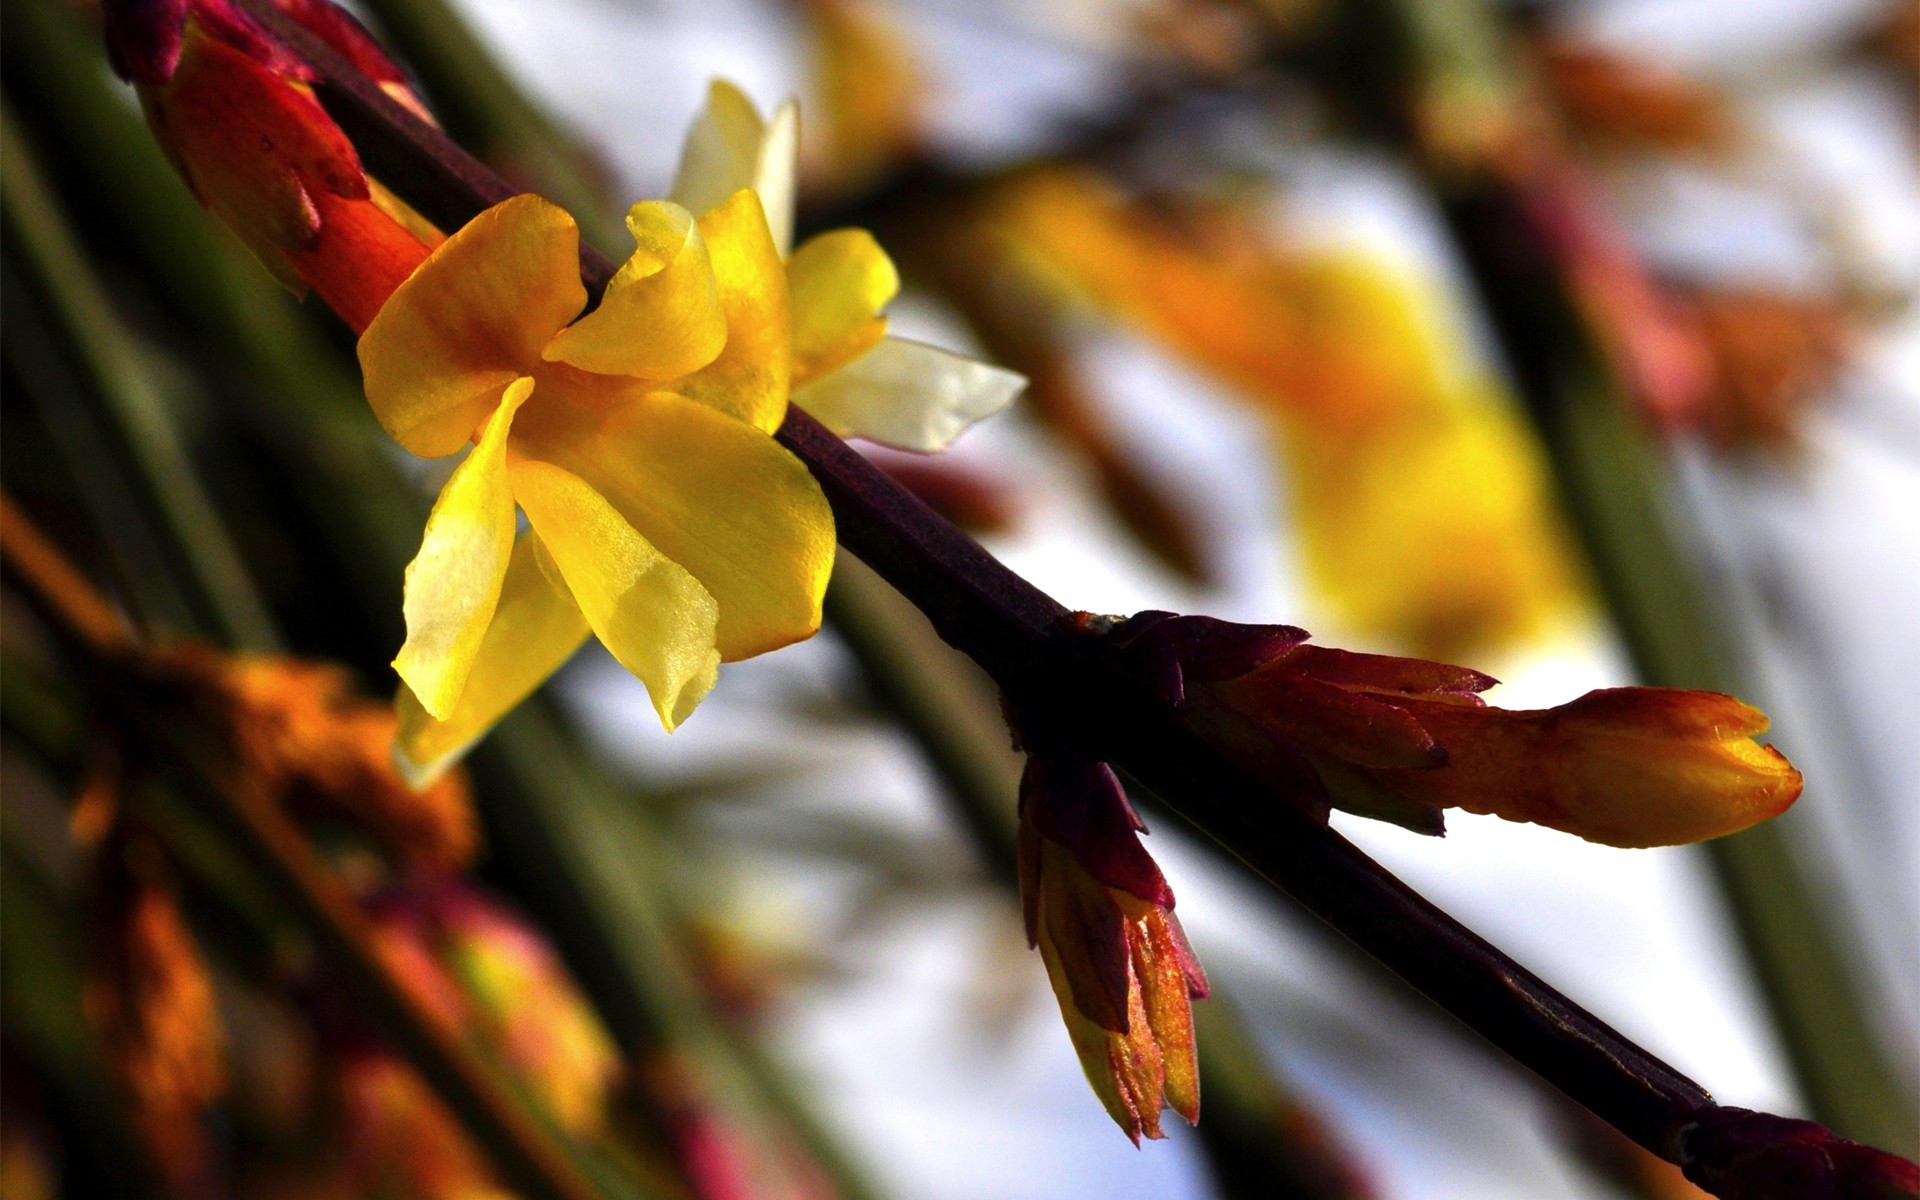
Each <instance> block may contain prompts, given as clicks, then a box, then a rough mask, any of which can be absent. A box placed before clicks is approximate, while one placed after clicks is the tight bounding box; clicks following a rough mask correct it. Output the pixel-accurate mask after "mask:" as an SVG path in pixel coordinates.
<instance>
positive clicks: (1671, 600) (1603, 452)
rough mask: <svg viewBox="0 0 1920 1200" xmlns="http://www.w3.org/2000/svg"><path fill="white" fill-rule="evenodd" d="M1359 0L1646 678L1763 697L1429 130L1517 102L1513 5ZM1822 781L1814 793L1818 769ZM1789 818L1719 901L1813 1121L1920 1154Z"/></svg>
mask: <svg viewBox="0 0 1920 1200" xmlns="http://www.w3.org/2000/svg"><path fill="white" fill-rule="evenodd" d="M1348 10H1349V12H1348V16H1349V21H1350V24H1351V27H1352V30H1353V32H1352V34H1351V36H1352V39H1353V40H1354V41H1355V42H1356V43H1365V44H1366V45H1367V46H1370V47H1372V48H1373V53H1374V55H1375V56H1376V57H1377V58H1382V59H1386V60H1388V61H1396V60H1397V65H1398V69H1397V70H1395V71H1391V72H1389V74H1390V75H1391V76H1392V77H1393V78H1394V79H1395V80H1396V82H1397V90H1396V91H1394V92H1389V93H1385V94H1383V95H1381V96H1376V97H1374V98H1372V100H1371V103H1372V104H1375V105H1379V104H1382V103H1383V102H1384V104H1385V105H1386V106H1388V107H1390V108H1392V109H1393V111H1391V112H1389V113H1386V114H1385V115H1384V119H1383V120H1381V121H1380V124H1381V125H1382V126H1383V127H1385V128H1386V129H1388V130H1391V131H1394V132H1397V133H1399V134H1400V135H1401V136H1403V137H1406V138H1408V139H1409V140H1410V141H1412V142H1414V143H1416V144H1415V145H1414V146H1413V150H1414V154H1415V157H1416V159H1417V160H1418V161H1419V163H1420V165H1421V166H1422V167H1423V169H1424V170H1425V172H1426V174H1427V177H1428V180H1429V182H1430V183H1431V184H1432V186H1433V187H1434V189H1435V191H1436V192H1437V193H1438V194H1439V196H1440V197H1441V200H1442V204H1443V206H1444V207H1445V209H1446V213H1447V217H1448V221H1449V225H1450V226H1451V228H1452V231H1453V233H1454V236H1455V239H1456V242H1457V244H1458V245H1459V248H1460V251H1461V253H1462V255H1463V257H1464V258H1465V259H1466V261H1467V263H1468V265H1469V267H1470V269H1471V270H1472V272H1473V274H1474V277H1475V281H1476V283H1477V285H1478V288H1479V291H1480V293H1481V297H1482V299H1483V301H1484V303H1485V306H1486V308H1487V311H1488V312H1489V314H1490V315H1491V316H1492V318H1493V325H1494V328H1495V331H1496V333H1497V334H1498V335H1499V337H1500V340H1501V344H1502V349H1503V351H1504V352H1505V355H1506V357H1507V360H1508V362H1509V365H1510V366H1511V367H1512V368H1513V370H1514V373H1515V377H1516V380H1517V383H1518V385H1519V389H1520V392H1521V395H1522V398H1523V400H1524V401H1525V402H1526V405H1527V407H1528V409H1529V410H1530V412H1531V415H1532V416H1533V418H1534V421H1535V424H1536V426H1537V428H1538V429H1539V431H1540V433H1541V435H1542V438H1543V440H1544V442H1545V444H1546V448H1547V452H1548V455H1549V458H1550V459H1551V461H1552V463H1553V466H1554V470H1555V474H1556V477H1557V480H1558V483H1559V490H1560V495H1561V498H1562V500H1563V502H1564V504H1565V506H1566V509H1567V512H1568V514H1569V516H1570V518H1571V521H1572V524H1573V527H1574V529H1575V531H1576V533H1577V534H1578V536H1579V538H1580V539H1581V541H1582V543H1583V545H1584V547H1585V549H1586V552H1587V557H1588V560H1589V562H1590V564H1591V566H1592V570H1593V575H1594V579H1595V581H1596V583H1597V585H1598V587H1599V589H1600V592H1601V594H1602V596H1603V597H1604V599H1605V601H1606V603H1607V606H1608V609H1609V610H1610V612H1611V613H1612V615H1613V618H1614V622H1615V624H1616V626H1617V627H1618V629H1619V631H1620V634H1621V637H1622V639H1623V641H1624V642H1625V643H1626V646H1627V649H1628V652H1629V654H1630V655H1631V656H1632V659H1633V662H1634V667H1635V670H1636V672H1637V673H1638V674H1639V676H1640V677H1641V679H1642V680H1643V681H1644V682H1646V683H1649V684H1655V685H1662V686H1668V687H1694V688H1710V689H1714V690H1718V691H1725V692H1731V693H1734V694H1736V695H1744V696H1746V697H1747V698H1749V699H1763V698H1762V697H1759V696H1758V695H1757V693H1756V681H1755V680H1754V679H1753V678H1752V674H1751V672H1750V671H1749V670H1748V669H1747V668H1746V667H1745V666H1744V665H1743V663H1742V658H1741V651H1740V648H1739V647H1738V646H1736V645H1735V644H1733V642H1732V640H1731V639H1730V637H1729V635H1728V634H1727V632H1726V630H1725V626H1724V625H1723V623H1721V622H1719V621H1717V620H1715V617H1714V611H1713V605H1712V598H1711V597H1710V596H1709V595H1708V594H1707V592H1706V590H1705V588H1704V581H1703V580H1702V579H1700V578H1699V577H1698V575H1697V574H1696V572H1694V571H1693V570H1692V569H1691V568H1690V567H1689V565H1688V562H1687V555H1686V554H1685V552H1684V551H1683V550H1682V544H1683V538H1682V537H1681V535H1680V532H1679V530H1680V527H1681V526H1680V522H1681V521H1682V520H1683V519H1684V518H1682V517H1681V516H1680V515H1679V514H1677V513H1676V512H1674V511H1673V509H1672V508H1671V507H1670V505H1669V504H1668V502H1667V499H1666V496H1667V493H1668V492H1669V490H1670V489H1669V487H1668V482H1669V481H1668V480H1667V478H1666V472H1665V471H1664V470H1663V468H1662V465H1661V458H1662V456H1661V454H1660V452H1659V448H1658V447H1657V446H1655V445H1654V444H1653V442H1652V440H1651V438H1650V437H1649V436H1648V434H1647V433H1646V432H1645V430H1644V429H1643V428H1642V427H1640V426H1639V425H1638V424H1637V423H1636V421H1635V419H1634V417H1633V416H1632V415H1631V414H1630V412H1629V411H1628V408H1629V404H1628V400H1627V393H1626V390H1625V388H1624V386H1623V385H1622V384H1621V382H1620V381H1619V380H1618V379H1617V378H1615V377H1614V376H1613V374H1612V372H1611V371H1610V370H1609V368H1608V366H1607V363H1606V360H1605V358H1604V356H1603V355H1602V354H1601V353H1600V352H1599V350H1598V347H1597V345H1596V343H1595V341H1594V334H1593V331H1592V329H1591V327H1590V326H1589V325H1588V323H1587V322H1586V321H1585V320H1584V319H1583V318H1582V316H1581V315H1580V313H1579V311H1578V309H1577V306H1576V305H1575V303H1574V301H1573V299H1572V297H1571V295H1570V292H1569V290H1568V289H1569V285H1568V283H1567V281H1566V279H1565V278H1564V277H1563V276H1558V275H1556V274H1555V273H1554V272H1553V271H1552V270H1551V269H1550V268H1548V269H1544V270H1543V269H1542V268H1543V267H1544V266H1545V264H1541V263H1535V262H1528V261H1523V260H1524V255H1518V254H1516V253H1515V244H1514V242H1513V241H1512V240H1511V239H1512V235H1513V232H1514V222H1515V221H1516V220H1517V219H1518V217H1519V214H1518V210H1517V209H1516V208H1515V206H1514V205H1513V204H1512V203H1511V200H1512V196H1511V195H1510V193H1509V192H1508V190H1507V189H1508V188H1510V187H1511V184H1509V183H1507V182H1503V181H1501V180H1498V179H1494V178H1491V177H1490V176H1488V175H1487V174H1486V173H1484V171H1481V170H1476V169H1474V168H1473V167H1471V166H1468V167H1466V168H1465V169H1463V165H1462V163H1461V162H1460V160H1458V159H1457V158H1452V157H1450V155H1451V153H1452V152H1454V151H1464V152H1465V153H1466V154H1468V155H1469V156H1471V155H1472V153H1473V151H1474V149H1475V147H1472V146H1466V145H1461V144H1458V143H1449V142H1447V141H1446V139H1445V137H1444V135H1442V136H1441V137H1440V140H1439V142H1438V143H1436V141H1435V140H1434V139H1435V133H1436V130H1435V122H1436V121H1444V119H1445V116H1444V114H1445V109H1446V106H1447V105H1448V104H1449V103H1450V102H1453V101H1457V100H1458V99H1459V98H1460V97H1463V96H1467V97H1471V98H1472V102H1473V105H1474V109H1475V111H1477V112H1481V113H1489V114H1499V115H1503V116H1505V117H1508V118H1511V116H1512V114H1513V113H1514V112H1515V111H1516V109H1517V105H1518V104H1519V103H1520V101H1519V99H1518V97H1517V95H1516V93H1515V91H1514V80H1516V79H1517V78H1518V77H1519V75H1520V72H1519V70H1518V69H1517V68H1516V67H1515V65H1514V64H1513V63H1512V62H1511V61H1510V56H1511V45H1510V36H1509V31H1508V30H1507V28H1506V27H1505V26H1504V25H1503V23H1502V21H1501V18H1500V16H1499V15H1498V14H1497V13H1496V12H1495V11H1494V9H1493V8H1492V6H1491V5H1489V4H1487V3H1486V0H1445V3H1443V4H1435V5H1428V4H1423V3H1420V2H1419V0H1350V2H1349V4H1348ZM1363 103H1365V102H1363ZM1375 111H1376V115H1380V114H1379V110H1378V109H1377V108H1376V110H1375ZM1514 127H1515V128H1517V127H1518V125H1517V122H1516V124H1515V125H1514ZM1809 791H1810V793H1811V794H1810V796H1809V800H1811V801H1812V802H1814V803H1818V802H1819V781H1817V780H1815V781H1814V782H1813V785H1812V787H1811V788H1810V789H1809ZM1791 829H1792V825H1791V816H1789V818H1787V819H1786V823H1783V822H1782V821H1774V822H1770V823H1767V824H1764V825H1760V826H1757V827H1755V828H1753V829H1749V830H1747V831H1746V832H1744V833H1740V834H1736V835H1734V836H1732V837H1728V838H1722V839H1720V840H1718V841H1714V842H1710V843H1708V844H1707V846H1706V847H1705V849H1706V852H1707V855H1708V859H1709V861H1710V862H1711V864H1712V867H1713V872H1714V875H1715V878H1716V879H1717V881H1718V883H1719V887H1720V892H1721V895H1722V896H1723V898H1724V900H1725V902H1726V904H1727V908H1728V910H1729V912H1730V913H1731V915H1732V916H1733V919H1734V924H1735V926H1736V928H1737V929H1738V931H1739V934H1740V938H1741V941H1742V943H1743V945H1744V947H1745V949H1746V953H1747V958H1748V961H1749V963H1750V964H1751V966H1752V968H1753V971H1754V975H1755V978H1756V979H1757V981H1758V982H1759V984H1760V987H1761V990H1762V993H1763V994H1764V996H1765V997H1766V1000H1767V1004H1768V1007H1769V1010H1770V1012H1771V1015H1772V1018H1773V1023H1774V1025H1775V1027H1776V1028H1777V1029H1778V1031H1779V1033H1780V1035H1781V1037H1782V1040H1783V1041H1784V1043H1785V1045H1786V1048H1787V1051H1788V1056H1789V1058H1790V1060H1791V1063H1792V1066H1793V1069H1794V1073H1795V1076H1796V1078H1797V1079H1798V1082H1799V1084H1800V1087H1801V1090H1802V1092H1803V1093H1804V1095H1805V1096H1806V1099H1807V1101H1808V1103H1809V1105H1810V1106H1811V1108H1812V1112H1813V1115H1814V1117H1815V1118H1816V1119H1818V1120H1820V1121H1821V1122H1822V1123H1824V1124H1826V1125H1828V1126H1830V1127H1832V1128H1833V1129H1834V1130H1835V1131H1836V1132H1838V1133H1840V1134H1841V1135H1842V1136H1845V1137H1849V1138H1854V1139H1857V1140H1860V1141H1865V1142H1869V1143H1872V1144H1874V1145H1878V1146H1882V1147H1886V1148H1888V1149H1891V1150H1894V1151H1896V1152H1899V1153H1903V1154H1909V1155H1910V1154H1912V1153H1914V1150H1915V1147H1916V1144H1917V1143H1920V1116H1917V1115H1916V1113H1915V1109H1914V1103H1913V1099H1912V1097H1911V1096H1910V1095H1909V1094H1908V1092H1907V1089H1906V1087H1905V1086H1904V1085H1903V1083H1902V1082H1901V1080H1900V1079H1899V1078H1898V1076H1897V1075H1896V1074H1895V1072H1894V1069H1893V1067H1892V1066H1891V1063H1892V1058H1891V1057H1890V1056H1889V1055H1888V1054H1887V1053H1886V1050H1885V1048H1884V1047H1882V1046H1880V1045H1879V1044H1878V1043H1877V1039H1876V1037H1875V1035H1874V1033H1873V1032H1872V1024H1871V1022H1870V1020H1869V1017H1868V1003H1867V1001H1866V999H1865V990H1864V989H1863V987H1862V986H1861V984H1860V982H1859V980H1858V978H1857V974H1856V971H1855V965H1854V963H1853V962H1852V961H1851V959H1850V957H1849V955H1848V953H1847V946H1848V945H1849V940H1848V935H1847V932H1846V930H1845V928H1844V921H1843V920H1842V917H1841V914H1840V913H1838V912H1837V911H1836V910H1835V909H1834V907H1833V906H1832V905H1830V904H1828V903H1827V902H1826V901H1825V899H1824V898H1823V897H1822V896H1821V895H1820V893H1819V891H1818V890H1817V889H1816V888H1815V887H1814V886H1813V885H1812V883H1811V881H1810V879H1809V878H1808V874H1807V870H1806V867H1805V866H1804V864H1803V863H1802V862H1801V861H1800V859H1799V857H1798V855H1797V854H1796V852H1795V850H1794V847H1793V845H1792V844H1791V835H1790V830H1791Z"/></svg>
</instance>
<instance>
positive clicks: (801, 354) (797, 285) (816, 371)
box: [787, 229, 900, 389]
mask: <svg viewBox="0 0 1920 1200" xmlns="http://www.w3.org/2000/svg"><path fill="white" fill-rule="evenodd" d="M899 291H900V272H898V271H897V270H895V269H894V266H893V260H892V259H890V258H888V257H887V252H886V251H885V250H882V249H881V248H880V243H879V242H876V241H874V240H873V235H872V234H870V233H868V232H867V231H866V230H864V229H835V230H832V231H831V232H828V233H823V234H820V235H819V236H817V237H811V238H808V239H807V240H806V242H805V243H804V244H803V245H802V246H801V247H800V248H799V249H798V250H796V251H794V252H793V257H792V258H791V259H789V260H788V261H787V293H788V303H789V304H790V305H791V306H792V308H793V386H794V387H795V388H796V389H797V388H800V387H804V386H805V385H806V384H807V383H809V382H811V381H812V380H814V379H816V378H818V377H819V376H821V375H824V374H826V373H827V372H828V371H831V370H833V369H834V368H835V367H838V366H841V365H843V364H845V363H847V362H849V361H851V360H852V359H855V358H858V357H859V356H860V355H861V354H864V353H865V352H866V351H868V350H870V349H872V348H873V345H874V343H876V342H878V341H879V340H880V338H881V337H882V335H884V334H885V333H886V331H887V323H886V320H885V319H884V318H882V317H881V316H880V310H881V309H883V308H885V307H886V306H887V302H888V301H890V300H892V299H893V298H894V296H895V295H897V294H898V293H899Z"/></svg>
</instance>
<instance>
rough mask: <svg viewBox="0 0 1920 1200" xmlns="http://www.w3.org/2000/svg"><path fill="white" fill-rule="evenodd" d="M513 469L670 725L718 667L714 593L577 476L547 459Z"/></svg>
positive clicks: (596, 613)
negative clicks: (661, 550) (709, 591)
mask: <svg viewBox="0 0 1920 1200" xmlns="http://www.w3.org/2000/svg"><path fill="white" fill-rule="evenodd" d="M510 472H511V474H512V476H513V491H514V495H515V496H516V497H517V498H518V499H519V501H520V505H521V507H522V508H524V509H526V510H527V519H528V520H529V521H530V522H532V524H533V528H534V532H535V533H537V534H538V535H539V537H540V542H541V544H542V545H543V546H545V547H546V549H547V551H548V553H550V554H551V555H552V556H553V562H554V565H555V566H557V567H558V568H559V569H560V574H561V575H562V576H563V577H564V578H565V579H566V583H567V587H568V588H569V589H570V590H571V591H572V593H573V598H574V601H575V602H576V603H577V604H578V605H579V606H580V611H581V613H583V614H584V615H585V616H586V618H587V623H588V624H589V625H591V626H592V627H593V632H594V634H595V635H596V636H598V637H599V639H600V640H601V641H602V642H604V643H605V644H606V647H607V649H608V650H609V651H611V652H612V654H613V657H614V658H615V659H617V660H618V661H619V663H620V665H621V666H623V667H625V668H626V669H627V670H629V671H632V672H633V673H634V674H635V675H636V676H638V677H639V678H640V681H641V682H642V683H645V684H646V685H647V691H648V693H649V694H651V695H652V697H653V706H654V709H655V711H657V712H658V713H659V714H660V721H661V723H662V724H663V725H665V726H666V727H667V728H668V729H669V730H671V729H672V728H673V727H674V726H675V725H676V724H678V723H679V721H680V720H681V719H682V718H684V717H685V716H686V714H687V713H689V712H692V711H693V708H694V706H695V705H696V704H698V703H699V702H700V700H701V698H702V697H704V696H705V695H706V694H707V692H708V691H709V690H711V689H712V687H713V684H714V681H715V679H716V678H717V677H718V674H719V670H720V655H719V651H718V650H717V649H716V648H715V646H714V633H715V629H716V626H717V624H718V620H719V609H718V606H717V605H715V603H714V598H713V596H712V595H711V594H709V593H708V591H707V589H706V588H704V587H702V586H700V583H699V582H698V581H697V580H695V579H694V577H693V576H692V575H689V574H688V573H687V571H686V569H685V568H683V567H681V566H679V565H678V564H677V563H675V562H673V561H672V560H671V559H669V558H668V557H667V556H665V555H663V554H662V553H660V551H658V550H656V549H655V548H654V547H653V545H652V544H651V543H649V542H648V541H647V539H646V538H644V537H642V536H641V535H640V534H639V533H638V532H636V531H635V530H634V528H633V526H632V525H630V524H628V523H627V520H626V518H624V517H623V516H621V515H620V513H619V512H618V511H616V510H615V509H614V507H613V505H611V504H609V503H607V500H606V498H605V497H603V496H601V495H600V493H599V492H596V491H595V490H594V489H593V488H592V487H590V486H589V485H588V484H586V483H585V482H583V481H582V480H581V479H580V477H579V476H577V475H574V474H572V473H571V472H569V471H565V470H562V469H561V468H559V467H556V466H553V465H552V464H550V463H544V462H518V463H515V464H514V465H513V466H512V467H511V468H510Z"/></svg>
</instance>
